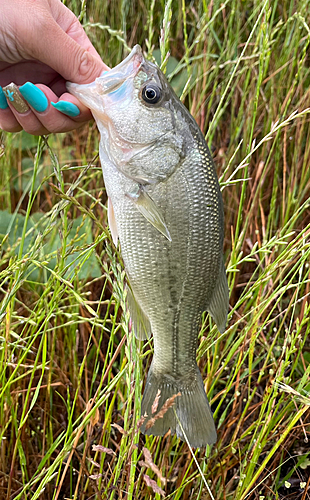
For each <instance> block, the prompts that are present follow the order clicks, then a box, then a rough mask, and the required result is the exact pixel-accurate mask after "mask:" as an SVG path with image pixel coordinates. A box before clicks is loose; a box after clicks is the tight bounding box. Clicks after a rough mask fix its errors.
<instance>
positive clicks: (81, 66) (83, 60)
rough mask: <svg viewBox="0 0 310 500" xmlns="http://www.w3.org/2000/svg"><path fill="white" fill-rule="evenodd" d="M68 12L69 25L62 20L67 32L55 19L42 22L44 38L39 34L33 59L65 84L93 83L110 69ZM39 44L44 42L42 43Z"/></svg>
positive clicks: (33, 48) (41, 27)
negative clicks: (44, 65) (39, 41)
mask: <svg viewBox="0 0 310 500" xmlns="http://www.w3.org/2000/svg"><path fill="white" fill-rule="evenodd" d="M60 5H62V4H61V2H60ZM66 11H68V12H69V13H70V14H69V17H68V20H67V22H65V20H64V19H62V23H63V24H64V28H65V29H66V31H64V29H63V27H61V26H60V25H59V24H58V22H57V21H56V20H55V19H54V18H53V17H52V16H44V18H43V20H42V19H41V22H40V23H39V32H40V35H39V34H38V32H37V34H36V38H35V40H34V43H33V44H32V45H31V49H30V51H31V53H30V54H29V55H30V56H31V58H35V59H37V60H38V61H40V62H43V63H44V64H46V65H47V66H49V67H51V68H52V69H54V70H55V71H56V72H57V73H59V74H60V75H61V76H62V77H63V78H64V79H65V80H69V81H72V82H74V83H80V84H83V83H90V82H92V81H94V80H95V78H97V77H98V76H99V75H100V74H101V73H102V71H105V70H107V69H108V67H107V66H106V65H105V64H104V63H103V61H102V60H101V59H100V57H99V55H98V54H97V52H96V50H95V49H94V47H93V46H92V44H91V42H90V40H89V39H88V37H87V35H86V33H85V31H84V30H83V28H82V26H81V24H80V23H79V21H78V20H77V18H76V17H75V16H74V14H73V13H72V12H71V11H69V10H68V9H66ZM68 21H69V22H68ZM38 40H43V41H44V42H43V43H38ZM28 44H29V31H28Z"/></svg>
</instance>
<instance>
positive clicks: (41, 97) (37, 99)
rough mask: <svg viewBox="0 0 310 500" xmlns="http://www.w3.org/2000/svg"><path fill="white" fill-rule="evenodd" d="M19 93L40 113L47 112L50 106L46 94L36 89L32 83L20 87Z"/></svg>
mask: <svg viewBox="0 0 310 500" xmlns="http://www.w3.org/2000/svg"><path fill="white" fill-rule="evenodd" d="M19 91H20V93H21V94H22V96H23V97H24V98H25V99H26V101H27V102H28V103H29V104H30V106H32V107H33V109H34V110H35V111H38V113H43V111H46V109H47V106H48V100H47V97H46V95H45V94H44V92H42V90H41V89H39V88H38V87H36V86H35V85H34V84H33V83H31V82H26V83H25V84H24V85H22V86H21V87H19Z"/></svg>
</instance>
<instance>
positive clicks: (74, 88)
mask: <svg viewBox="0 0 310 500" xmlns="http://www.w3.org/2000/svg"><path fill="white" fill-rule="evenodd" d="M144 61H145V60H144V57H143V54H142V49H141V47H140V45H135V46H134V48H133V49H132V51H131V52H130V54H129V55H128V56H127V57H126V58H125V59H124V60H123V61H122V62H121V63H120V64H118V65H117V66H115V67H114V68H113V69H111V70H109V71H104V72H103V73H102V74H101V75H100V76H99V77H98V78H96V80H95V81H94V82H92V83H88V84H85V85H79V84H77V83H71V82H67V89H68V91H69V92H70V94H72V95H74V96H75V97H76V98H77V99H79V101H81V102H82V103H83V104H84V105H85V106H87V107H88V108H90V110H91V111H94V112H95V114H96V112H97V113H102V112H103V102H102V97H103V96H104V95H107V94H110V93H111V92H115V91H116V90H118V89H119V88H120V87H121V86H122V85H123V83H124V82H125V81H126V80H128V79H129V78H130V79H132V78H134V77H135V76H136V74H137V73H138V71H139V69H140V67H141V65H142V64H143V63H144Z"/></svg>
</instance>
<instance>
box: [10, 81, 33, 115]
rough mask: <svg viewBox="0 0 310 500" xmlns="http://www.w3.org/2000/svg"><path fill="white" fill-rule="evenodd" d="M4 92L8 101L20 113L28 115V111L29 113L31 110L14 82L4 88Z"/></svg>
mask: <svg viewBox="0 0 310 500" xmlns="http://www.w3.org/2000/svg"><path fill="white" fill-rule="evenodd" d="M3 92H4V94H5V97H6V99H7V101H8V102H10V104H12V106H13V107H14V108H15V109H16V111H17V112H18V113H27V111H29V109H30V108H29V106H28V104H27V103H26V101H25V99H24V98H23V97H22V95H21V93H20V92H19V90H18V87H17V85H15V83H13V82H12V83H9V85H7V86H6V87H3Z"/></svg>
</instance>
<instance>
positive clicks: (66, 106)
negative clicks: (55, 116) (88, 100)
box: [51, 101, 81, 118]
mask: <svg viewBox="0 0 310 500" xmlns="http://www.w3.org/2000/svg"><path fill="white" fill-rule="evenodd" d="M51 105H52V106H54V108H56V109H58V111H60V112H61V113H63V114H64V115H67V116H71V117H72V118H74V117H75V116H79V114H80V113H81V111H80V110H79V108H78V107H77V106H76V105H75V104H73V103H72V102H69V101H58V102H51Z"/></svg>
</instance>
